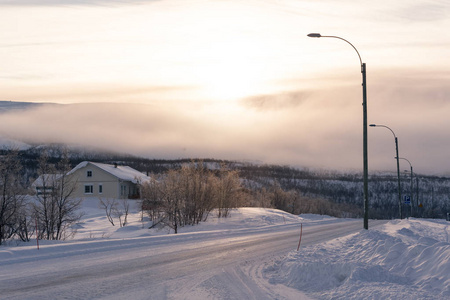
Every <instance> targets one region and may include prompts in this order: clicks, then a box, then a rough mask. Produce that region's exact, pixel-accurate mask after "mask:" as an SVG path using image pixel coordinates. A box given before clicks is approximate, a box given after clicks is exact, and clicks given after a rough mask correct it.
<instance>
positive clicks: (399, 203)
mask: <svg viewBox="0 0 450 300" xmlns="http://www.w3.org/2000/svg"><path fill="white" fill-rule="evenodd" d="M370 127H384V128H387V129H389V130H390V131H391V132H392V134H393V135H394V139H395V153H396V156H395V158H396V159H397V181H398V210H399V214H400V219H403V216H402V192H401V185H400V162H399V156H398V139H397V136H396V135H395V133H394V131H393V130H392V129H390V128H389V127H387V126H386V125H377V124H370Z"/></svg>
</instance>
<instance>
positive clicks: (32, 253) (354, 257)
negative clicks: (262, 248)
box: [0, 199, 450, 299]
mask: <svg viewBox="0 0 450 300" xmlns="http://www.w3.org/2000/svg"><path fill="white" fill-rule="evenodd" d="M83 209H84V211H85V212H86V214H85V216H84V218H83V222H82V223H81V224H80V225H79V228H78V232H77V234H76V236H75V237H74V239H72V240H68V241H64V242H55V241H51V242H50V241H40V250H39V251H38V250H37V249H36V241H32V242H29V243H25V244H20V245H15V244H14V243H10V245H8V246H5V247H0V270H2V271H1V272H0V298H1V299H35V298H34V297H37V296H39V295H41V296H42V295H45V289H43V288H42V285H43V284H47V285H48V286H49V287H50V286H52V282H53V285H55V286H56V285H59V284H61V286H62V285H65V286H69V288H68V289H69V290H73V293H72V294H69V295H71V296H67V294H64V293H63V292H62V290H61V291H60V290H58V289H57V288H55V287H53V286H52V288H53V290H52V294H50V295H51V296H52V297H58V295H60V297H63V296H64V297H65V298H68V299H81V296H79V295H83V294H80V293H81V291H80V287H81V286H82V287H83V288H84V289H86V294H84V296H83V298H84V299H86V298H96V299H124V298H125V297H126V298H127V299H132V298H133V299H239V298H244V299H261V298H262V299H450V244H449V235H450V229H449V222H446V221H445V220H422V219H409V220H394V221H390V222H387V223H386V224H384V225H381V226H376V227H373V226H372V227H371V228H370V230H368V231H366V230H363V229H361V230H359V231H358V232H356V233H354V234H351V235H347V236H344V237H338V238H331V239H330V240H329V241H327V242H323V243H319V244H311V243H308V241H307V239H306V237H307V236H305V243H304V244H303V241H302V246H301V247H300V250H299V251H298V252H297V251H296V249H295V248H296V245H295V246H294V247H292V248H293V249H292V251H291V252H288V253H285V254H284V255H279V254H277V255H275V256H273V257H271V258H270V259H261V260H258V259H255V260H252V261H246V263H244V264H242V263H241V265H240V266H239V268H234V269H233V268H232V269H230V267H229V266H228V265H224V266H221V268H223V271H221V272H219V273H211V272H212V271H211V270H209V269H208V270H206V271H205V272H206V273H205V272H204V273H200V272H198V273H197V272H192V274H190V275H189V279H182V280H179V279H177V282H178V285H180V286H181V285H183V283H185V284H193V283H194V282H195V284H196V286H194V287H192V286H189V287H188V288H179V289H172V290H170V291H167V286H165V287H164V288H163V289H157V288H155V287H151V288H150V287H148V288H143V284H142V283H143V282H146V279H144V278H145V277H144V276H150V275H147V274H145V273H144V272H143V271H142V272H141V270H140V269H139V261H142V260H143V259H144V257H151V256H154V257H155V258H157V257H158V255H165V257H167V258H168V259H173V257H176V256H177V255H179V254H177V253H183V251H184V250H183V248H182V247H183V246H182V245H185V244H186V245H189V246H188V247H190V248H194V247H195V244H197V245H202V247H203V248H205V249H206V247H209V245H212V244H219V245H223V247H226V246H227V245H228V244H229V242H228V241H226V240H225V239H224V237H225V236H229V235H231V236H232V237H233V239H236V240H239V239H240V240H242V241H244V240H245V239H246V236H244V235H243V233H244V232H250V231H255V232H258V231H257V230H259V229H260V228H264V232H270V231H271V230H273V231H277V230H278V231H277V232H282V231H280V230H284V229H283V228H285V229H286V230H288V229H289V228H293V226H297V225H298V224H299V223H302V224H303V225H304V226H303V228H304V230H305V232H307V229H312V228H321V227H320V226H324V225H330V224H331V225H333V224H334V226H335V227H339V225H340V224H344V222H348V220H341V219H336V218H331V217H326V216H317V215H301V216H294V215H291V214H288V213H285V212H282V211H279V210H274V209H262V208H240V209H238V210H234V211H232V213H231V217H229V218H226V219H217V218H215V216H214V214H211V216H210V218H209V219H208V222H206V223H202V224H200V225H199V226H188V227H184V228H181V229H180V234H178V235H177V236H175V235H174V234H173V232H171V231H169V230H167V229H162V230H156V229H152V230H149V229H147V228H146V227H147V225H148V224H147V222H146V221H145V219H144V220H143V221H142V219H141V215H140V214H139V213H138V212H137V210H134V212H133V213H132V214H131V215H130V216H129V224H128V225H127V226H125V227H123V228H119V227H118V226H112V225H111V224H110V223H109V222H108V221H107V219H106V216H105V212H104V211H103V210H102V209H99V208H98V200H95V199H88V200H86V201H85V202H84V207H83ZM358 222H359V221H358ZM361 227H362V220H361ZM296 228H298V226H297V227H296ZM236 232H241V233H240V234H236ZM168 233H170V234H169V235H168ZM233 234H234V235H233ZM166 237H167V238H166ZM174 237H176V238H177V240H178V241H177V242H175V239H174ZM207 237H209V238H208V239H207ZM147 241H151V243H149V244H148V245H152V246H154V247H156V248H155V249H150V248H148V245H147V244H145V247H142V248H140V246H139V244H144V243H146V242H147ZM221 243H222V244H221ZM295 244H296V243H295ZM221 247H222V246H221ZM249 247H250V246H248V248H249ZM118 249H119V250H120V251H119V252H116V251H117V250H118ZM177 251H178V252H177ZM231 251H232V250H230V251H229V252H231ZM240 251H241V250H240ZM205 253H206V252H205ZM239 253H242V255H244V252H242V251H241V252H239ZM118 255H119V256H118ZM169 255H173V256H169ZM246 255H248V254H246ZM122 256H123V257H122ZM80 257H81V258H83V259H81V258H80ZM131 258H132V259H133V260H131ZM126 259H128V260H129V261H128V260H127V261H126V264H125V263H124V266H129V267H130V268H131V267H132V266H131V265H132V264H133V263H134V264H136V266H133V268H136V270H137V271H133V272H135V273H136V274H137V275H136V276H135V277H133V279H132V280H134V281H136V280H140V281H141V282H139V284H138V285H135V286H134V285H132V284H131V282H129V283H128V284H129V285H130V286H133V287H132V288H130V290H125V291H124V293H118V294H115V296H114V297H112V295H110V294H109V293H108V291H107V289H106V284H105V283H103V282H102V284H98V285H95V284H94V285H92V286H89V285H88V284H82V283H83V282H81V283H80V282H78V281H77V278H81V277H82V276H83V274H82V272H83V270H86V272H91V273H90V274H91V275H90V276H89V277H88V281H90V282H95V278H94V276H93V275H92V274H98V272H100V273H102V272H103V270H102V268H104V270H105V271H104V272H105V273H106V272H108V270H109V268H111V264H112V263H113V262H117V261H118V262H120V261H125V260H126ZM190 259H191V258H190ZM205 259H206V256H205ZM191 261H193V259H191ZM103 262H104V263H103ZM148 263H149V264H150V261H149V262H148ZM63 266H64V267H66V266H69V267H70V268H72V269H73V270H77V268H79V271H76V272H81V273H75V271H73V272H74V273H73V274H72V273H70V274H69V275H68V276H67V277H66V278H62V277H64V276H63V274H64V272H63V271H60V270H59V269H60V268H62V267H63ZM195 266H196V267H197V268H200V265H199V264H198V263H197V265H195ZM94 269H95V270H94ZM133 270H134V269H133ZM183 271H184V270H180V272H183ZM95 272H97V273H95ZM139 272H140V273H139ZM186 272H187V271H186ZM208 272H209V273H208ZM45 274H48V276H49V278H52V279H51V280H49V282H48V283H46V282H45V279H39V280H40V281H37V283H36V286H37V285H38V284H39V287H40V290H39V293H40V294H39V293H37V292H33V286H32V285H30V287H29V288H28V290H26V291H24V292H23V293H22V292H17V291H13V290H14V287H13V285H15V284H17V285H20V284H25V283H27V284H28V282H29V281H30V280H34V279H33V278H36V279H37V278H42V277H45ZM51 274H52V275H53V276H54V277H51ZM133 274H134V273H133ZM205 274H210V275H211V276H210V275H205ZM119 275H120V274H117V276H119ZM153 276H155V275H154V274H153ZM137 278H139V279H137ZM152 278H153V277H152ZM186 278H188V277H186ZM58 280H59V281H58ZM71 280H73V282H74V283H73V284H71ZM111 280H112V279H111ZM218 281H222V283H219V282H218ZM118 282H121V281H120V280H119V281H118ZM56 283H59V284H56ZM155 284H156V283H155ZM224 285H229V286H234V287H235V290H238V292H236V293H235V294H232V293H229V292H224V291H226V289H225V288H224ZM244 285H245V287H243V286H244ZM218 286H219V287H221V288H222V292H220V291H218V290H217V287H218ZM239 287H240V288H239ZM97 288H98V291H97V292H96V293H93V289H97ZM55 289H56V290H55ZM109 289H110V288H109ZM149 289H151V291H152V292H151V293H148V294H146V293H145V291H146V290H149ZM2 290H3V291H4V293H2ZM36 290H37V289H36ZM81 290H82V289H81ZM258 290H259V292H258V294H254V293H255V291H258ZM155 291H156V292H155ZM161 291H163V292H161ZM246 293H247V294H246ZM252 293H253V294H252ZM5 295H6V296H5ZM236 295H238V296H236Z"/></svg>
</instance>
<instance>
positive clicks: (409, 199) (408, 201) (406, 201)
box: [403, 195, 411, 204]
mask: <svg viewBox="0 0 450 300" xmlns="http://www.w3.org/2000/svg"><path fill="white" fill-rule="evenodd" d="M403 200H404V202H405V204H411V196H408V195H405V196H403Z"/></svg>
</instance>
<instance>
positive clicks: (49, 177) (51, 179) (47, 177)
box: [31, 174, 62, 187]
mask: <svg viewBox="0 0 450 300" xmlns="http://www.w3.org/2000/svg"><path fill="white" fill-rule="evenodd" d="M61 177H62V174H42V175H39V177H38V178H37V179H36V180H35V181H34V182H33V183H32V184H31V186H33V187H37V186H39V187H41V186H44V183H45V185H48V186H51V185H53V184H54V183H55V181H57V180H58V179H59V178H61Z"/></svg>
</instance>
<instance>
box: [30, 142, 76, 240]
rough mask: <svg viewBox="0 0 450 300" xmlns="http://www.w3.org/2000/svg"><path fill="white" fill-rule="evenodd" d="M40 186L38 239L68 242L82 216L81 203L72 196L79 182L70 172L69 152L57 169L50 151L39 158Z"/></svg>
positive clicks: (65, 151) (64, 153)
mask: <svg viewBox="0 0 450 300" xmlns="http://www.w3.org/2000/svg"><path fill="white" fill-rule="evenodd" d="M38 163H39V174H40V176H39V178H40V182H39V186H40V190H39V191H38V193H37V194H36V199H37V201H36V203H35V204H34V211H35V215H36V218H37V220H38V228H39V237H40V238H45V239H49V240H61V239H66V238H67V237H69V236H70V235H72V234H74V233H75V229H74V228H73V225H74V224H76V223H77V222H78V221H79V220H80V219H81V217H82V216H83V214H82V213H81V212H80V211H79V208H80V207H81V204H82V200H81V199H77V198H73V197H71V196H72V194H73V192H74V191H75V187H76V181H75V179H74V178H73V177H72V176H71V175H68V172H69V171H70V165H69V159H68V154H67V150H66V149H64V150H63V152H62V157H61V159H60V161H59V162H58V163H57V165H56V166H54V165H52V164H50V163H49V159H48V155H47V152H46V151H44V152H43V153H42V155H41V157H40V158H39V162H38Z"/></svg>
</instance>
